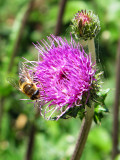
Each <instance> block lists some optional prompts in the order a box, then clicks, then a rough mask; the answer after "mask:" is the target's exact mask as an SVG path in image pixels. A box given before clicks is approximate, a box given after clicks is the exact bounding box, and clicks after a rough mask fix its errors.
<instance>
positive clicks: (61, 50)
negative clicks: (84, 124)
mask: <svg viewBox="0 0 120 160" xmlns="http://www.w3.org/2000/svg"><path fill="white" fill-rule="evenodd" d="M48 40H49V42H50V44H49V43H47V42H46V41H45V40H44V41H41V42H42V44H43V46H42V45H40V44H39V43H38V44H36V45H35V47H36V48H37V50H38V52H39V59H41V60H38V61H36V62H35V63H34V66H33V68H32V70H33V71H34V74H33V81H34V82H35V83H36V82H37V83H36V85H37V87H38V88H40V96H41V99H42V100H44V103H45V104H46V105H47V106H46V105H45V106H46V107H45V106H44V107H45V109H44V108H43V110H44V115H45V116H46V114H49V117H48V119H49V118H51V116H52V115H53V113H54V112H55V111H60V114H59V115H58V116H57V119H58V118H60V117H61V116H63V115H64V114H65V113H66V112H67V111H68V110H69V109H70V108H76V107H78V106H79V107H80V106H82V105H83V104H82V103H83V102H84V103H85V104H86V103H87V101H88V98H89V95H90V90H92V89H93V81H95V72H96V71H95V69H94V67H93V66H94V65H93V64H92V63H91V56H90V55H87V54H86V53H85V51H84V50H83V48H82V46H80V44H79V43H78V44H77V43H76V42H75V41H74V40H73V38H72V37H71V42H70V43H68V42H67V40H66V39H62V38H61V37H55V36H53V35H51V36H50V37H48ZM32 70H31V69H29V72H30V73H31V71H32ZM41 99H40V100H41Z"/></svg>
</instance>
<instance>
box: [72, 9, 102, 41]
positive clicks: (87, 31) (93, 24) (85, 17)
mask: <svg viewBox="0 0 120 160" xmlns="http://www.w3.org/2000/svg"><path fill="white" fill-rule="evenodd" d="M72 23H73V24H72V25H71V27H72V33H73V34H74V35H75V37H76V38H77V39H79V38H80V39H83V40H88V39H92V38H94V37H96V35H97V34H98V32H99V31H100V21H99V18H98V16H97V15H95V14H94V13H93V12H92V11H88V12H87V11H86V10H85V11H83V10H81V11H78V13H76V14H75V16H74V18H73V19H72Z"/></svg>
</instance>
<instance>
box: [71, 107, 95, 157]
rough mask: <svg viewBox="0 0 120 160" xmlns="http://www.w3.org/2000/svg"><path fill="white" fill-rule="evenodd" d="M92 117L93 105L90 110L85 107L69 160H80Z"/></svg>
mask: <svg viewBox="0 0 120 160" xmlns="http://www.w3.org/2000/svg"><path fill="white" fill-rule="evenodd" d="M93 115H94V105H92V106H91V108H90V107H87V106H86V114H85V117H84V118H83V120H82V125H81V128H80V133H79V136H78V140H77V143H76V146H75V150H74V153H73V155H72V158H71V160H80V157H81V155H82V152H83V149H84V147H85V143H86V140H87V137H88V133H89V131H90V127H91V124H92V118H93Z"/></svg>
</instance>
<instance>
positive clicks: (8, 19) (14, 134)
mask: <svg viewBox="0 0 120 160" xmlns="http://www.w3.org/2000/svg"><path fill="white" fill-rule="evenodd" d="M29 2H30V1H27V0H21V1H19V0H12V1H9V0H6V1H1V2H0V77H1V79H0V105H1V106H0V107H1V109H0V110H1V114H0V116H1V118H2V119H1V123H0V159H1V160H4V159H6V160H14V159H15V160H16V159H18V160H21V159H24V157H25V154H26V149H27V144H28V135H29V132H30V126H31V125H32V124H33V123H34V124H35V126H36V129H37V131H36V135H35V145H34V148H33V155H32V159H34V160H48V159H49V160H69V159H70V157H71V155H72V152H73V149H74V145H75V142H76V140H77V135H78V133H79V129H80V121H79V120H78V119H69V120H59V121H57V122H56V121H55V122H53V121H45V120H44V119H43V118H41V117H38V118H37V119H35V109H34V108H33V105H32V104H27V101H20V100H19V99H22V98H26V97H25V95H23V94H22V93H19V92H18V91H17V90H16V89H14V88H13V87H11V86H10V85H9V84H8V82H7V81H6V78H7V77H8V76H9V75H8V72H7V71H8V65H9V63H10V58H11V56H12V53H13V47H14V45H15V43H16V38H17V37H18V32H19V28H20V26H21V22H22V21H21V20H22V19H21V18H22V17H23V15H24V12H23V8H25V6H26V5H27V4H28V3H29ZM58 4H59V1H58V0H51V1H48V0H46V1H44V0H36V1H35V3H34V5H33V8H32V10H31V13H30V15H29V17H28V19H27V23H26V25H25V26H24V28H23V33H22V38H21V41H20V43H19V46H18V50H17V56H16V57H15V59H14V64H13V68H12V71H11V75H13V76H18V63H19V61H21V60H22V59H21V57H25V58H27V59H29V60H31V59H33V57H35V54H36V53H37V51H36V50H35V48H34V46H33V45H32V42H34V43H36V41H40V40H41V39H43V38H44V39H46V36H47V35H50V34H51V33H54V31H55V26H56V21H57V15H58V10H59V9H58V7H59V6H58ZM118 6H120V2H119V0H114V2H113V1H112V0H107V1H103V0H102V1H99V0H97V1H72V0H68V1H67V6H66V9H65V14H64V17H63V27H62V31H61V36H66V38H67V39H69V38H70V36H69V31H70V27H69V25H70V23H71V22H70V20H71V18H73V15H74V14H75V12H77V11H78V10H81V9H92V10H93V11H94V12H95V13H96V14H98V15H99V17H100V21H101V32H100V33H99V35H98V36H97V38H96V52H97V57H98V58H97V60H98V62H99V63H98V68H100V69H102V70H104V78H103V81H104V84H103V88H104V89H106V88H110V92H109V94H108V97H107V99H106V105H107V107H108V108H109V110H110V113H109V114H108V115H106V117H105V119H103V121H102V124H101V126H96V125H93V128H92V129H91V133H90V135H89V137H88V141H87V144H86V148H85V151H84V153H83V156H82V159H84V160H87V159H92V160H103V159H105V160H109V159H111V158H110V157H111V149H112V139H111V137H112V134H111V132H112V116H113V113H112V111H113V109H112V108H113V104H114V92H115V63H116V53H117V42H118V38H119V27H120V21H119V17H120V8H119V7H118ZM19 17H21V18H19ZM16 24H17V25H16ZM21 114H24V116H25V117H26V119H27V121H26V123H25V125H24V126H23V127H22V128H19V127H16V123H18V124H19V122H16V121H17V120H18V117H19V116H20V115H21Z"/></svg>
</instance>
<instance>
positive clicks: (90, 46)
mask: <svg viewBox="0 0 120 160" xmlns="http://www.w3.org/2000/svg"><path fill="white" fill-rule="evenodd" d="M88 49H89V54H91V58H92V63H96V54H95V44H94V38H93V39H91V40H88Z"/></svg>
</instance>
